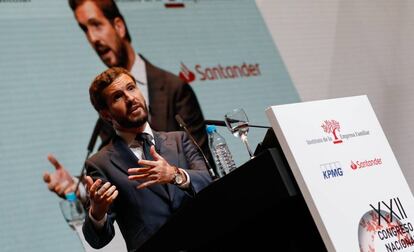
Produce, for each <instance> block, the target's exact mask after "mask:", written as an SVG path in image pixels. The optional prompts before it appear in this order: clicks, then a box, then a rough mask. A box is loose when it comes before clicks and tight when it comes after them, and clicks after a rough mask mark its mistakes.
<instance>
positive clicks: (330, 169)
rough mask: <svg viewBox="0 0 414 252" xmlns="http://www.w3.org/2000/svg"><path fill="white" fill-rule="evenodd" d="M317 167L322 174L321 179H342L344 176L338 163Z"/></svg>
mask: <svg viewBox="0 0 414 252" xmlns="http://www.w3.org/2000/svg"><path fill="white" fill-rule="evenodd" d="M319 167H320V169H321V172H322V177H323V179H325V180H328V179H333V178H337V177H342V176H343V175H344V171H343V169H342V165H341V163H340V162H339V161H336V162H331V163H326V164H321V165H320V166H319Z"/></svg>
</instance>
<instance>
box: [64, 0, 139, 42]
mask: <svg viewBox="0 0 414 252" xmlns="http://www.w3.org/2000/svg"><path fill="white" fill-rule="evenodd" d="M87 1H90V2H94V3H95V4H96V6H97V7H98V8H99V9H100V10H101V11H102V12H103V14H104V16H105V17H106V18H107V19H108V20H109V21H110V22H111V23H112V24H114V22H113V21H114V19H115V18H116V17H119V18H120V19H121V20H122V22H124V26H125V31H126V33H125V38H126V39H127V40H128V41H129V42H131V36H130V35H129V31H128V27H127V24H126V22H125V19H124V17H123V16H122V14H121V12H120V11H119V9H118V6H117V5H116V3H115V1H113V0H69V6H70V8H71V9H72V11H73V12H75V10H76V8H78V7H79V5H81V4H83V3H84V2H87Z"/></svg>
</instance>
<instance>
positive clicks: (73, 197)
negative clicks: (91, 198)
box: [65, 192, 76, 201]
mask: <svg viewBox="0 0 414 252" xmlns="http://www.w3.org/2000/svg"><path fill="white" fill-rule="evenodd" d="M65 196H66V199H67V200H68V201H76V194H75V192H70V193H67V194H66V195H65Z"/></svg>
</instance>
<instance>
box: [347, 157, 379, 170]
mask: <svg viewBox="0 0 414 252" xmlns="http://www.w3.org/2000/svg"><path fill="white" fill-rule="evenodd" d="M378 165H382V159H381V158H374V159H369V160H357V161H355V162H354V161H353V160H351V165H350V166H351V169H352V170H358V169H362V168H368V167H371V166H378Z"/></svg>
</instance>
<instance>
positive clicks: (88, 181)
mask: <svg viewBox="0 0 414 252" xmlns="http://www.w3.org/2000/svg"><path fill="white" fill-rule="evenodd" d="M85 182H86V186H87V188H88V189H90V188H91V186H92V184H93V179H92V178H91V176H86V178H85Z"/></svg>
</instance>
